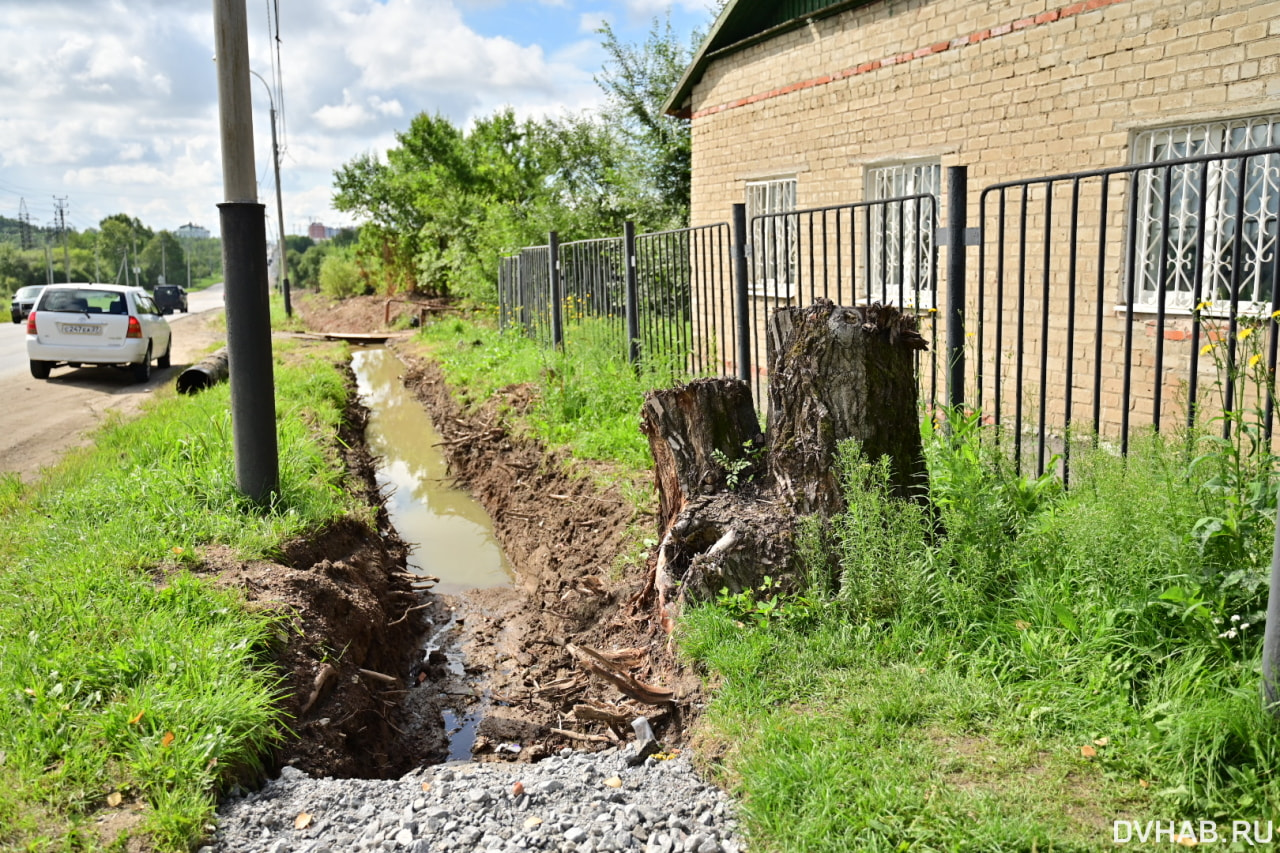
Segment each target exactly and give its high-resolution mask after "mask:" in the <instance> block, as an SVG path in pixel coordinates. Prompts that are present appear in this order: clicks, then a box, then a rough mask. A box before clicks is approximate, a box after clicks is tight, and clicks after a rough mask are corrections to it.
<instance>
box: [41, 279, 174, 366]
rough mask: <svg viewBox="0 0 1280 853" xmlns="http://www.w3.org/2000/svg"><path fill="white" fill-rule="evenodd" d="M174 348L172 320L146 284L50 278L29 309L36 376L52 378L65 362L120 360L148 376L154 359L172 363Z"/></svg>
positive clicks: (116, 362) (112, 362) (117, 362)
mask: <svg viewBox="0 0 1280 853" xmlns="http://www.w3.org/2000/svg"><path fill="white" fill-rule="evenodd" d="M172 349H173V332H172V331H171V329H170V328H169V321H168V320H166V319H165V318H164V317H163V316H162V315H161V314H160V309H159V308H157V307H156V304H155V302H153V301H152V300H151V296H150V295H149V294H148V293H147V292H146V291H145V290H143V289H142V288H140V287H129V286H124V285H118V284H50V285H46V286H45V288H44V292H43V293H41V294H40V299H39V300H38V301H37V302H36V305H35V308H33V309H32V310H31V313H30V314H28V315H27V357H28V358H30V359H31V375H32V376H34V377H35V378H36V379H48V378H49V371H50V370H52V369H53V368H54V367H57V366H58V365H62V364H65V365H69V366H71V367H83V366H85V365H114V366H117V367H127V368H129V370H130V371H131V372H132V374H133V379H134V381H136V382H146V381H147V380H148V379H150V378H151V362H152V361H153V360H154V361H155V363H156V366H157V367H160V368H165V367H168V366H169V357H170V354H171V352H172Z"/></svg>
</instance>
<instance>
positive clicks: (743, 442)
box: [640, 379, 764, 530]
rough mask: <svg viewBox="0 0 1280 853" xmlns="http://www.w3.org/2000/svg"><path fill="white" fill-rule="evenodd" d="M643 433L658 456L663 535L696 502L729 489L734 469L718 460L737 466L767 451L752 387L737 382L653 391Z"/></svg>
mask: <svg viewBox="0 0 1280 853" xmlns="http://www.w3.org/2000/svg"><path fill="white" fill-rule="evenodd" d="M640 431H641V432H643V433H644V434H645V435H646V436H648V437H649V450H650V452H651V453H652V454H653V469H654V474H655V476H656V477H657V480H658V526H659V528H660V529H662V530H666V529H667V528H668V527H670V526H671V523H672V522H673V521H674V520H675V517H676V516H677V515H678V514H679V513H680V511H681V510H682V509H684V507H685V506H686V505H687V504H688V503H689V501H690V500H692V499H693V498H694V497H697V496H698V495H706V494H712V493H713V492H719V491H723V490H724V489H725V487H726V485H727V481H728V477H729V469H726V468H725V466H724V465H723V464H721V461H719V460H717V458H716V457H717V456H719V457H720V460H725V461H727V462H728V463H729V464H730V466H731V467H733V466H736V465H740V464H741V463H740V462H739V460H747V461H748V463H749V462H750V457H752V456H753V455H754V454H755V453H756V452H757V451H758V450H760V449H763V447H764V436H763V435H762V434H761V433H760V422H759V421H758V420H757V418H756V411H755V406H753V405H752V403H751V388H750V387H749V386H748V385H747V384H746V383H745V382H742V381H740V380H737V379H697V380H695V381H693V382H690V383H688V384H687V385H678V386H676V387H675V388H668V389H663V390H660V391H653V392H650V393H649V394H647V395H645V399H644V406H643V408H642V409H641V413H640ZM735 480H736V478H735Z"/></svg>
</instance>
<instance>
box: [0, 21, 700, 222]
mask: <svg viewBox="0 0 1280 853" xmlns="http://www.w3.org/2000/svg"><path fill="white" fill-rule="evenodd" d="M670 2H671V0H538V2H536V3H530V2H528V0H385V2H383V0H311V2H308V3H305V4H292V3H291V4H278V5H279V6H280V7H281V8H280V14H281V17H282V20H281V21H280V42H279V58H280V61H281V68H282V69H283V72H282V74H283V79H284V93H283V94H284V98H283V101H282V102H280V103H278V104H277V107H278V108H279V111H280V115H279V117H280V126H279V130H280V143H281V145H282V148H283V151H284V156H283V164H282V180H283V183H284V205H285V216H286V219H287V221H288V224H289V226H290V228H294V227H295V226H296V224H297V223H298V222H303V223H305V221H306V220H308V219H310V218H311V217H316V218H319V219H321V220H323V221H325V222H326V224H330V225H340V224H345V221H346V220H345V217H344V216H343V215H342V214H340V213H337V212H335V211H334V210H333V209H332V208H331V204H332V199H331V188H330V187H331V182H332V176H333V172H334V170H335V169H337V168H339V167H340V166H342V165H343V164H344V163H346V162H349V161H350V160H351V159H352V158H353V157H355V156H356V155H357V154H359V153H361V152H366V151H372V152H375V153H378V154H379V155H382V154H383V153H384V152H385V151H386V149H387V148H388V147H391V146H392V145H394V144H395V134H396V132H397V131H401V130H404V129H405V128H406V127H407V126H408V124H409V122H410V121H411V119H412V117H413V116H414V115H416V114H418V113H420V112H433V113H440V114H442V115H445V116H447V117H448V118H450V119H451V120H453V121H455V122H457V123H459V124H467V123H469V122H471V121H474V120H475V119H476V118H478V117H480V116H483V115H487V114H489V113H491V112H492V111H494V110H496V109H499V108H501V107H506V106H510V107H512V108H513V109H514V110H515V111H516V113H517V115H519V116H521V117H529V116H546V115H558V114H562V113H564V112H566V111H568V112H576V111H580V110H582V109H584V108H589V107H592V106H594V105H597V104H598V103H599V102H600V101H601V94H600V92H599V90H598V88H597V87H596V86H595V84H594V82H593V79H592V75H593V73H594V72H595V71H596V70H597V69H598V68H599V67H600V63H601V62H602V59H603V56H602V52H601V50H600V47H599V44H598V40H597V39H596V38H595V37H594V33H593V31H594V30H595V29H596V28H597V27H598V25H599V22H600V21H602V20H604V19H605V17H606V16H608V17H610V18H614V17H618V18H620V19H622V18H627V17H628V16H629V15H637V14H639V15H651V14H652V13H653V12H654V11H661V10H662V9H663V8H665V7H666V6H667V5H670ZM675 2H676V5H677V7H701V5H702V2H703V0H675ZM270 5H271V6H274V5H276V4H270ZM246 8H247V11H248V15H249V18H248V23H249V34H250V64H251V66H252V67H253V69H254V70H255V71H258V72H259V73H261V74H262V75H263V76H264V77H266V78H267V79H268V80H270V79H271V78H272V76H273V71H274V65H273V59H274V58H275V54H276V45H275V43H274V42H273V41H272V40H271V39H270V38H269V33H268V30H267V12H266V10H265V9H264V8H263V4H260V3H259V4H254V3H249V4H247V7H246ZM647 25H648V21H647V19H645V20H642V21H641V22H640V24H639V27H640V29H641V30H644V29H647ZM615 26H617V27H622V26H624V21H622V20H619V21H618V23H617V24H615ZM641 34H642V33H641ZM212 45H213V16H212V12H211V8H210V5H209V3H208V0H127V2H126V0H39V2H17V0H0V56H4V57H5V58H6V62H5V65H4V67H3V68H2V69H0V104H2V105H3V106H2V107H0V138H2V139H4V140H5V143H4V145H3V146H0V214H3V215H6V216H10V217H12V216H16V214H17V212H18V204H19V199H20V198H21V199H23V200H25V203H26V205H27V207H28V210H29V211H30V212H31V216H32V220H33V221H34V222H37V223H45V222H48V221H49V220H50V219H51V218H52V208H53V197H54V196H58V197H63V196H69V197H70V205H71V211H72V219H73V222H74V224H75V226H76V227H78V228H85V227H93V226H95V225H96V224H97V222H98V221H99V220H100V219H101V218H102V217H104V216H107V215H110V214H113V213H117V212H127V213H129V214H130V215H135V216H139V217H141V218H142V219H143V221H144V222H146V223H147V224H148V225H150V226H151V227H154V228H174V227H177V226H178V225H180V224H183V223H185V222H188V221H191V222H196V223H199V224H202V225H205V226H206V227H209V228H211V229H213V230H215V231H216V229H217V210H216V205H217V204H218V203H219V202H220V201H221V200H222V162H221V143H220V139H219V134H218V128H219V120H218V105H217V89H216V86H217V83H216V68H215V65H214V63H213V62H212V61H211V58H212V55H213V46H212ZM252 87H253V88H252V97H253V99H254V112H253V122H254V131H255V157H256V167H257V171H258V172H259V174H260V176H265V185H264V191H267V192H269V191H271V180H272V179H271V169H270V163H271V152H270V144H271V132H270V125H269V123H268V114H267V104H266V99H265V95H266V92H265V91H264V90H263V89H262V88H261V85H260V84H259V83H257V82H256V81H255V82H253V83H252ZM271 207H274V205H271Z"/></svg>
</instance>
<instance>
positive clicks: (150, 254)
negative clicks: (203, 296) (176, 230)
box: [139, 231, 187, 289]
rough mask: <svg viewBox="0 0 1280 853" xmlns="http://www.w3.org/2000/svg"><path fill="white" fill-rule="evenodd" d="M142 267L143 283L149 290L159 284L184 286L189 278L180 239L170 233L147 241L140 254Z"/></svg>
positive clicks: (157, 235) (164, 232)
mask: <svg viewBox="0 0 1280 853" xmlns="http://www.w3.org/2000/svg"><path fill="white" fill-rule="evenodd" d="M139 265H140V266H141V267H142V273H141V278H140V280H141V283H142V285H143V286H144V287H146V288H148V289H154V288H155V286H156V285H157V284H160V283H161V282H162V279H163V281H164V282H167V283H169V284H183V283H185V282H186V278H187V269H186V268H187V259H186V255H185V253H184V252H183V250H182V244H181V243H180V242H178V238H177V237H175V236H173V234H172V233H170V232H169V231H161V232H159V233H158V234H156V235H155V236H153V237H152V238H151V239H150V240H148V241H147V245H146V247H145V248H144V249H143V250H142V251H141V252H140V253H139Z"/></svg>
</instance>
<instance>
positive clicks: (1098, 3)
mask: <svg viewBox="0 0 1280 853" xmlns="http://www.w3.org/2000/svg"><path fill="white" fill-rule="evenodd" d="M1124 2H1127V0H1084V2H1080V3H1072V4H1071V5H1069V6H1063V7H1062V8H1060V9H1053V10H1050V11H1048V12H1041V13H1040V14H1038V15H1033V16H1032V17H1029V18H1019V19H1018V20H1016V21H1010V22H1009V23H1007V24H1001V25H1000V26H998V27H991V28H989V29H983V30H978V31H977V32H974V33H970V34H969V35H967V36H959V37H958V38H953V39H951V40H950V41H940V42H935V43H933V44H930V45H926V46H925V47H919V48H916V49H915V50H908V51H906V52H904V53H898V54H894V55H892V56H886V57H883V58H881V59H873V60H871V61H870V62H863V63H861V64H859V65H857V66H854V67H853V68H846V69H844V70H843V71H834V72H832V73H830V74H823V75H822V76H821V77H814V78H812V79H810V80H802V81H800V82H799V83H791V84H790V85H787V86H782V87H780V88H777V89H770V90H769V91H767V92H761V93H759V94H756V95H748V96H747V97H745V98H739V99H737V100H736V101H730V102H728V103H727V104H720V105H718V106H714V107H706V108H705V109H701V110H698V111H697V112H696V113H694V114H693V117H694V118H704V117H705V116H710V115H715V114H716V113H722V112H724V111H725V110H733V109H737V108H738V107H745V106H747V105H749V104H757V103H759V102H761V101H768V100H771V99H773V98H777V97H781V96H782V95H789V94H791V93H792V92H799V91H801V90H802V89H812V88H813V87H815V86H825V85H826V84H828V83H830V82H832V81H834V80H844V79H846V78H848V77H856V76H858V75H859V74H870V73H871V72H872V71H877V70H879V69H881V68H888V67H889V66H891V65H901V64H902V63H904V62H914V61H915V60H917V59H924V58H925V57H926V56H933V55H934V54H936V53H943V52H944V51H947V50H953V49H957V48H961V47H967V46H968V45H972V44H978V43H979V42H983V41H986V40H987V39H991V38H998V37H1000V36H1003V35H1008V34H1009V33H1011V32H1015V31H1017V30H1025V29H1028V28H1029V27H1039V26H1043V25H1045V24H1051V23H1053V22H1054V21H1060V20H1062V19H1063V18H1070V17H1072V16H1074V15H1079V14H1082V13H1084V12H1090V11H1092V10H1094V9H1101V8H1102V7H1103V6H1114V5H1116V4H1118V3H1124Z"/></svg>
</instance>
